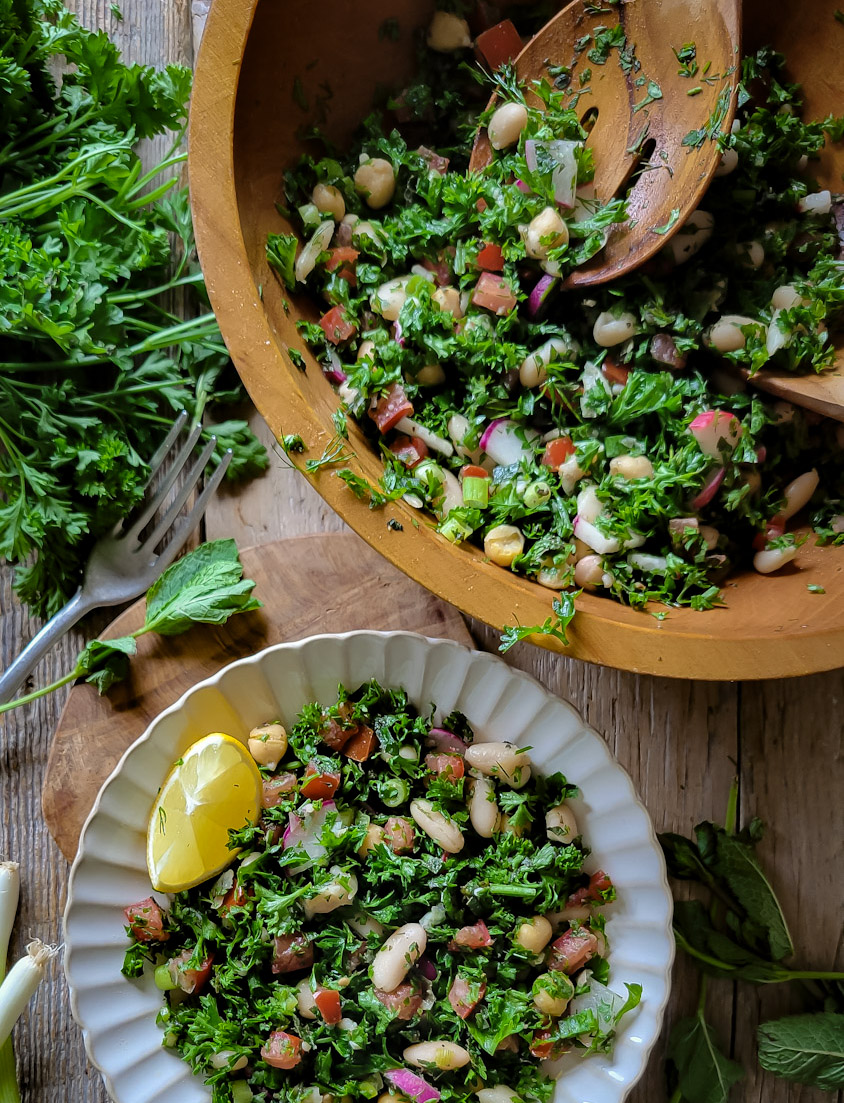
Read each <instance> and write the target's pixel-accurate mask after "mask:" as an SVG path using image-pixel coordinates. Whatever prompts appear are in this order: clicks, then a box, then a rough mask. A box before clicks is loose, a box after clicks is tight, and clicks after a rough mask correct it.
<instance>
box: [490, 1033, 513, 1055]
mask: <svg viewBox="0 0 844 1103" xmlns="http://www.w3.org/2000/svg"><path fill="white" fill-rule="evenodd" d="M495 1052H496V1053H518V1052H519V1036H518V1034H508V1035H507V1037H506V1038H502V1039H501V1041H500V1042H499V1043H498V1045H497V1046H496V1049H495Z"/></svg>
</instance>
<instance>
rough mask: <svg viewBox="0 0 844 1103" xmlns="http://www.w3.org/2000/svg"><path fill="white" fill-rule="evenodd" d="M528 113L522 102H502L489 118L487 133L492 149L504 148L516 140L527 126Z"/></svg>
mask: <svg viewBox="0 0 844 1103" xmlns="http://www.w3.org/2000/svg"><path fill="white" fill-rule="evenodd" d="M527 121H528V113H527V108H526V107H525V105H524V104H523V103H503V104H502V105H501V107H498V108H496V110H495V111H494V112H493V114H492V118H491V119H490V120H489V126H488V127H487V134H488V135H489V144H490V145H491V146H492V148H493V149H506V148H507V147H508V146H513V145H515V144H516V142H518V140H519V136H520V135H521V133H522V131H523V130H524V128H525V127H526V126H527Z"/></svg>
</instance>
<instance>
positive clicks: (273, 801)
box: [261, 774, 296, 808]
mask: <svg viewBox="0 0 844 1103" xmlns="http://www.w3.org/2000/svg"><path fill="white" fill-rule="evenodd" d="M295 788H296V775H295V774H279V775H278V777H268V778H264V782H263V786H262V792H261V805H262V807H264V808H275V807H276V805H278V804H281V802H282V800H283V799H284V797H285V796H286V795H287V794H289V793H292V792H293V790H294V789H295Z"/></svg>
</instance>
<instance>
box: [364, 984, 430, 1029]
mask: <svg viewBox="0 0 844 1103" xmlns="http://www.w3.org/2000/svg"><path fill="white" fill-rule="evenodd" d="M375 998H376V999H377V1000H379V1001H380V1002H381V1003H383V1005H384V1006H385V1007H386V1008H389V1010H390V1011H395V1013H396V1018H397V1019H402V1020H403V1021H404V1022H407V1021H408V1020H409V1019H412V1018H413V1016H414V1015H415V1014H416V1013H417V1012H418V1011H419V1009H420V1008H421V1006H422V996H421V995H420V994H419V993H418V992H417V991H416V990H415V989H414V987H413V986H412V985H411V984H408V983H407V982H405V983H404V984H400V985H399V986H398V988H395V989H393V991H392V992H384V991H382V989H380V988H376V989H375Z"/></svg>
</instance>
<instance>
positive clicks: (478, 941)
mask: <svg viewBox="0 0 844 1103" xmlns="http://www.w3.org/2000/svg"><path fill="white" fill-rule="evenodd" d="M494 941H495V939H494V938H493V937H492V935H491V934H490V933H489V928H488V927H487V925H486V923H484V921H483V919H479V920H478V922H477V923H473V924H472V926H471V927H461V928H460V930H459V931H458V932H457V933H456V934H455V936H454V938H453V939H452V940H451V941H450V942H449V944H448V948H449V950H481V949H483V948H484V947H486V946H491V945H492V944H493V942H494Z"/></svg>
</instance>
